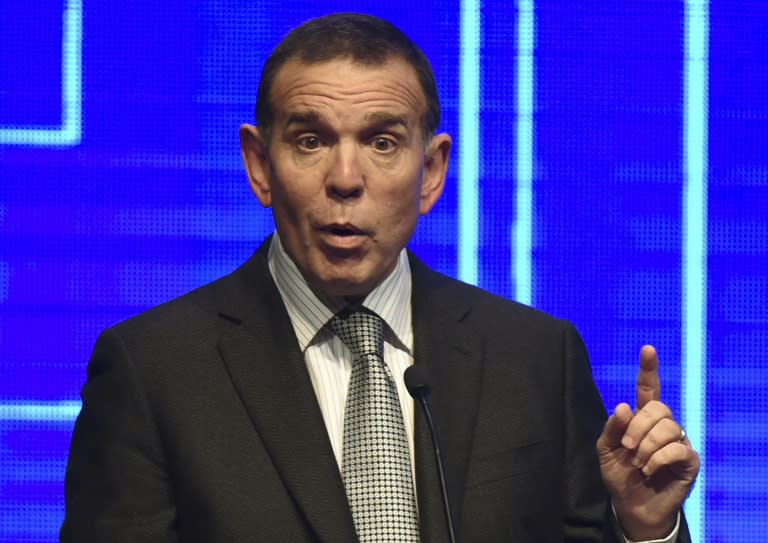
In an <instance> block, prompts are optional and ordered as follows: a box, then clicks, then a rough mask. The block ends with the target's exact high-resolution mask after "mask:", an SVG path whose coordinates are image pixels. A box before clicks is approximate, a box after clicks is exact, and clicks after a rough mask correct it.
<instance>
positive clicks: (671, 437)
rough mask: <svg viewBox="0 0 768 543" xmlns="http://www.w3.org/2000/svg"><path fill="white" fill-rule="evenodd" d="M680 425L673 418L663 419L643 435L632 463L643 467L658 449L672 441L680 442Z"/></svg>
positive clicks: (637, 466)
mask: <svg viewBox="0 0 768 543" xmlns="http://www.w3.org/2000/svg"><path fill="white" fill-rule="evenodd" d="M680 436H681V431H680V425H679V424H677V423H676V422H675V421H674V420H672V419H667V418H664V419H661V420H660V421H658V422H657V423H656V424H655V425H654V427H653V428H651V429H650V431H649V432H648V433H647V434H646V435H645V437H643V439H642V440H641V441H640V444H639V445H638V446H637V450H636V451H635V456H634V457H633V458H632V465H633V466H635V467H636V468H642V467H643V466H645V464H646V463H647V462H648V460H649V459H650V458H651V456H653V455H654V454H655V453H656V451H658V450H661V449H663V448H664V447H666V446H667V445H669V444H670V443H679V442H680Z"/></svg>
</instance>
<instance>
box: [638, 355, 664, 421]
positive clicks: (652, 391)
mask: <svg viewBox="0 0 768 543" xmlns="http://www.w3.org/2000/svg"><path fill="white" fill-rule="evenodd" d="M659 398H661V383H660V382H659V358H658V357H657V356H656V349H655V348H654V347H653V346H652V345H643V348H642V349H640V371H639V372H638V373H637V408H638V409H642V408H643V407H645V404H647V403H648V402H650V401H651V400H658V399H659Z"/></svg>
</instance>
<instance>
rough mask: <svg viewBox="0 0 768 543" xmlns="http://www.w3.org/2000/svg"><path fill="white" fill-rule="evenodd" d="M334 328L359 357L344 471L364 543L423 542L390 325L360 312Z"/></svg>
mask: <svg viewBox="0 0 768 543" xmlns="http://www.w3.org/2000/svg"><path fill="white" fill-rule="evenodd" d="M330 327H331V330H333V332H334V333H335V334H336V335H337V336H339V338H341V340H342V341H343V342H344V344H345V345H346V346H347V347H348V348H349V350H350V351H352V354H353V355H354V358H355V360H354V363H353V366H352V375H351V376H350V379H349V391H348V392H347V405H346V410H345V412H344V449H343V453H342V461H341V473H342V477H343V479H344V488H345V489H346V491H347V499H348V500H349V506H350V507H351V509H352V518H353V519H354V521H355V528H356V529H357V535H358V537H359V539H360V541H361V542H363V543H368V542H377V543H384V542H387V543H406V542H418V541H419V523H418V514H417V511H416V498H415V496H414V491H413V477H412V475H411V457H410V452H409V450H408V439H407V437H406V434H405V425H404V424H403V413H402V410H401V408H400V400H399V399H398V395H397V388H396V386H395V381H394V380H393V379H392V375H391V374H390V371H389V368H388V367H387V366H386V364H385V363H384V340H383V327H384V322H383V321H382V320H381V318H380V317H379V316H378V315H376V314H374V313H369V312H365V311H356V312H354V313H340V314H338V315H336V316H335V317H334V318H333V319H331V321H330Z"/></svg>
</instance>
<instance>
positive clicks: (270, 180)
mask: <svg viewBox="0 0 768 543" xmlns="http://www.w3.org/2000/svg"><path fill="white" fill-rule="evenodd" d="M270 96H271V105H272V111H273V124H272V127H271V133H270V138H269V141H268V142H267V141H265V139H264V138H263V136H262V134H261V133H260V132H259V130H258V129H257V128H255V127H253V126H250V125H244V126H243V127H241V129H240V138H241V144H242V152H243V160H244V162H245V165H246V170H247V171H248V177H249V179H250V182H251V187H252V189H253V191H254V193H255V194H256V196H257V197H258V199H259V201H260V202H261V204H262V205H264V206H265V207H272V210H273V215H274V219H275V224H276V228H277V231H278V233H279V234H280V239H281V240H282V242H283V245H284V247H285V249H286V251H287V252H288V254H289V255H290V256H291V258H292V259H293V260H294V262H296V264H297V265H298V267H299V269H300V270H301V272H302V273H303V275H304V277H305V278H306V280H307V282H308V283H309V285H310V287H311V288H312V289H313V291H314V292H315V293H316V294H317V295H318V296H319V297H321V298H323V299H324V300H325V301H326V302H327V303H330V304H331V305H340V304H341V303H343V300H342V298H343V299H345V300H346V301H361V300H362V298H363V297H365V295H367V294H368V293H369V292H370V291H371V290H372V289H373V288H375V287H376V286H377V285H378V284H379V283H381V282H382V281H383V280H384V279H385V278H386V276H387V275H388V274H389V273H390V272H391V271H392V270H393V269H394V267H395V264H396V262H397V258H398V254H399V253H400V251H401V249H402V248H403V247H405V244H406V243H407V242H408V240H409V239H410V237H411V235H412V234H413V231H414V229H415V227H416V222H417V220H418V217H419V215H423V214H425V213H427V212H428V211H429V210H430V209H431V208H432V205H433V204H434V203H435V202H436V201H437V199H438V197H439V196H440V193H441V192H442V188H443V183H444V180H445V171H446V168H447V164H448V153H449V150H450V146H451V140H450V138H449V136H448V135H446V134H440V135H437V136H435V137H434V138H432V140H431V141H430V142H429V143H427V144H426V146H425V143H424V140H425V138H424V134H423V133H422V118H423V115H424V112H425V110H426V100H425V97H424V93H423V92H422V90H421V86H420V85H419V81H418V79H417V77H416V74H415V72H414V70H413V68H411V66H410V65H409V64H408V63H407V62H406V61H404V60H402V59H399V58H392V59H390V60H389V61H387V62H386V63H384V64H382V65H378V66H366V65H361V64H357V63H354V62H352V61H351V60H348V59H335V60H331V61H328V62H323V63H319V64H304V63H301V62H299V61H296V60H291V61H289V62H288V63H286V64H285V65H284V66H283V67H282V68H281V69H280V70H279V71H278V72H277V75H276V77H275V80H274V82H273V85H272V89H271V93H270Z"/></svg>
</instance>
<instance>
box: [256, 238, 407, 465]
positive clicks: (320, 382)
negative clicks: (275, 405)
mask: <svg viewBox="0 0 768 543" xmlns="http://www.w3.org/2000/svg"><path fill="white" fill-rule="evenodd" d="M269 271H270V273H271V274H272V278H273V279H274V280H275V284H276V285H277V289H278V291H279V292H280V296H281V297H282V299H283V303H284V304H285V307H286V309H287V311H288V316H289V317H290V319H291V324H292V325H293V330H294V332H295V333H296V339H297V340H298V342H299V347H300V348H301V351H302V353H304V360H305V361H306V363H307V369H308V370H309V376H310V379H311V380H312V386H313V387H314V389H315V394H316V395H317V401H318V403H319V404H320V411H321V412H322V414H323V420H324V421H325V428H326V430H327V431H328V437H329V438H330V440H331V445H332V446H333V452H334V454H335V455H336V462H337V463H338V464H339V470H341V458H342V450H343V444H344V443H343V441H344V406H345V403H346V398H347V389H348V388H349V377H350V374H351V372H352V353H351V352H350V351H349V349H348V348H347V346H346V345H344V344H343V343H342V341H341V339H339V338H338V336H336V335H335V334H333V333H332V332H331V331H330V330H328V329H327V328H325V325H326V323H327V322H328V321H329V320H330V319H331V318H332V317H333V315H334V313H333V311H332V310H331V309H329V308H328V306H326V305H325V304H324V303H323V302H321V301H320V300H319V299H318V298H317V296H315V294H314V293H313V292H312V290H311V289H310V288H309V285H308V284H307V282H306V280H305V279H304V277H303V276H302V275H301V272H299V269H298V268H297V267H296V264H295V263H294V262H293V260H292V259H291V258H290V257H289V256H288V254H287V253H286V252H285V249H284V248H283V246H282V243H281V242H280V238H279V236H278V235H277V232H275V234H274V236H273V237H272V243H271V245H270V247H269ZM362 305H363V306H364V307H366V308H368V309H370V310H371V311H373V312H375V313H376V314H377V315H379V316H380V317H381V318H382V319H383V320H384V322H385V323H386V326H385V327H384V362H385V363H386V364H387V366H388V367H389V369H390V372H391V373H392V375H393V376H394V379H395V383H396V384H397V393H398V395H399V397H400V407H401V409H402V411H403V420H404V421H405V432H406V435H407V437H408V446H409V448H410V453H411V466H412V467H413V466H414V465H415V462H414V452H413V399H412V398H411V396H410V395H409V394H408V390H407V389H406V388H405V381H404V379H403V373H404V372H405V370H406V369H407V368H408V366H410V365H412V364H413V330H412V328H411V268H410V265H409V264H408V255H407V254H406V251H405V249H403V251H402V252H401V253H400V255H399V257H398V260H397V264H396V266H395V269H394V270H393V271H392V273H390V274H389V276H388V277H387V278H386V279H385V280H384V281H383V282H382V283H381V284H380V285H379V286H377V287H376V288H375V289H373V291H371V292H370V293H369V294H368V296H366V298H365V300H364V301H363V304H362Z"/></svg>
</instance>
